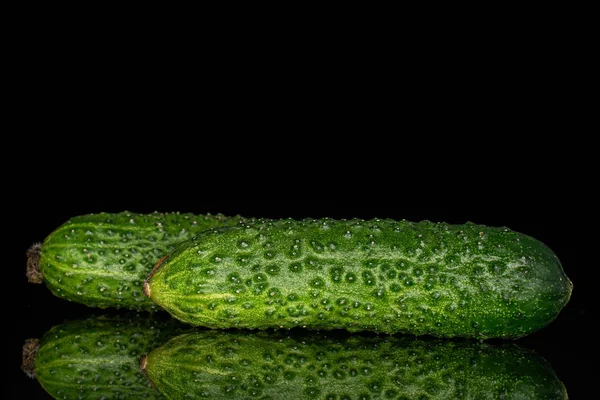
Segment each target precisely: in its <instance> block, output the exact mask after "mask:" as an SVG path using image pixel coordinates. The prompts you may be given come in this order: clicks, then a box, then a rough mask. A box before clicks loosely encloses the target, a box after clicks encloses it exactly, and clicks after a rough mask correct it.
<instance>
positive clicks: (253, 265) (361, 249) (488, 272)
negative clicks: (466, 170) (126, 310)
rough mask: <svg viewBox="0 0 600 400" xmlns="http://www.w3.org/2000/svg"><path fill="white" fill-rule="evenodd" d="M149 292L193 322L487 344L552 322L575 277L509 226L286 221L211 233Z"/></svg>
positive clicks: (185, 247) (163, 271)
mask: <svg viewBox="0 0 600 400" xmlns="http://www.w3.org/2000/svg"><path fill="white" fill-rule="evenodd" d="M145 288H146V289H147V290H145V292H146V294H147V295H150V297H151V298H152V300H153V301H154V302H156V303H157V304H159V305H160V306H161V307H163V308H164V309H166V310H167V311H168V312H169V313H171V314H172V315H173V316H174V317H176V318H177V319H180V320H181V321H184V322H187V323H190V324H192V325H196V326H206V327H210V328H249V329H254V328H258V329H266V328H278V327H284V328H293V327H296V326H301V327H307V328H313V329H347V330H349V331H361V330H372V331H379V332H386V333H397V332H402V333H407V334H415V335H424V334H428V335H433V336H438V337H456V336H459V337H472V338H480V339H486V338H495V337H500V338H519V337H522V336H525V335H527V334H529V333H531V332H534V331H536V330H538V329H541V328H543V327H545V326H546V325H548V324H549V323H550V322H551V321H553V320H554V319H555V318H556V316H557V315H558V313H559V312H560V310H561V309H562V308H563V307H564V306H565V305H566V304H567V302H568V300H569V298H570V295H571V290H572V284H571V282H570V281H569V279H568V278H567V276H566V275H565V273H564V271H563V269H562V266H561V264H560V262H559V260H558V258H557V257H556V255H555V254H554V253H553V252H552V250H550V249H549V248H548V247H547V246H545V245H544V244H543V243H541V242H540V241H538V240H536V239H534V238H532V237H530V236H527V235H524V234H521V233H518V232H515V231H512V230H510V229H508V228H497V227H487V226H483V225H476V224H473V223H466V224H462V225H451V224H446V223H433V222H429V221H422V222H418V223H415V222H409V221H404V220H402V221H395V220H389V219H388V220H380V219H373V220H369V221H363V220H359V219H353V220H332V219H305V220H301V221H296V220H291V219H288V220H276V221H269V220H255V221H251V222H248V223H246V224H240V225H238V226H236V227H227V228H219V229H211V230H208V231H206V232H204V233H203V234H200V235H198V236H197V237H195V238H194V239H192V240H189V241H187V242H184V243H183V244H182V245H181V246H179V247H178V249H177V250H176V251H174V252H173V253H172V254H171V255H170V256H169V257H168V258H167V259H166V261H164V262H163V263H162V265H160V267H159V268H157V269H156V270H155V271H153V274H152V275H151V276H150V278H149V279H148V280H147V282H146V283H145Z"/></svg>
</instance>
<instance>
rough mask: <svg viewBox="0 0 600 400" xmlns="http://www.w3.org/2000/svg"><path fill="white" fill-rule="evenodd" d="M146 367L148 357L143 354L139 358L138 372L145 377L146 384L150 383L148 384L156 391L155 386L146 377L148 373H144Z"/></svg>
mask: <svg viewBox="0 0 600 400" xmlns="http://www.w3.org/2000/svg"><path fill="white" fill-rule="evenodd" d="M147 365H148V355H147V354H144V355H143V356H142V357H141V358H140V370H141V371H142V374H144V376H145V377H146V379H148V382H150V384H151V385H152V387H153V388H154V389H156V385H155V384H154V382H152V379H150V377H149V376H148V373H147V372H146V366H147Z"/></svg>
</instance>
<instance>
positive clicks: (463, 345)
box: [140, 330, 567, 400]
mask: <svg viewBox="0 0 600 400" xmlns="http://www.w3.org/2000/svg"><path fill="white" fill-rule="evenodd" d="M289 335H290V332H285V333H282V332H268V331H261V332H256V333H254V334H248V333H247V332H243V331H237V332H236V331H234V330H232V331H229V332H227V331H218V330H208V331H199V332H193V333H184V334H182V335H179V336H177V337H175V338H173V339H171V340H170V341H168V342H167V343H166V344H165V345H163V346H160V347H159V348H157V349H155V350H154V351H152V352H151V353H150V354H148V355H147V356H146V357H145V358H144V359H143V361H142V362H141V363H140V364H141V365H142V366H143V368H144V372H145V374H146V376H147V377H148V378H149V379H150V380H151V382H152V383H153V384H154V385H155V387H156V388H157V389H158V390H159V391H161V392H162V393H163V394H164V395H165V397H166V398H168V399H172V400H179V399H195V398H211V399H240V400H245V399H262V400H267V399H269V400H276V399H284V400H287V399H336V400H341V399H353V400H357V399H405V400H406V399H429V400H434V399H501V398H506V399H555V400H558V399H566V398H567V393H566V389H565V387H564V386H563V384H562V382H561V381H560V380H559V378H558V377H557V376H556V374H555V372H554V371H553V369H552V367H551V365H550V364H549V363H547V362H546V361H545V360H544V359H543V358H542V357H540V356H539V355H538V354H536V353H534V352H533V351H530V350H527V349H524V348H522V347H520V346H518V345H516V344H515V343H507V342H504V343H500V344H494V345H492V344H489V342H481V343H480V342H478V341H469V340H462V341H457V340H447V339H430V340H422V339H414V338H410V337H406V336H404V337H402V336H400V337H386V338H384V337H378V336H374V337H368V336H364V335H354V336H349V337H348V336H346V337H340V336H339V335H332V336H331V337H328V335H327V334H325V333H323V332H321V333H317V332H309V333H304V334H297V333H296V334H295V336H289ZM503 396H504V397H503Z"/></svg>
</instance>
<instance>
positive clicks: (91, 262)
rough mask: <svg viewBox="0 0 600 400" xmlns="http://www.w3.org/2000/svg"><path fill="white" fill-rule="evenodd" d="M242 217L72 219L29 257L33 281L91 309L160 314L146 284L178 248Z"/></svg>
mask: <svg viewBox="0 0 600 400" xmlns="http://www.w3.org/2000/svg"><path fill="white" fill-rule="evenodd" d="M240 220H241V217H239V216H235V217H226V216H224V215H222V214H216V215H211V214H207V215H193V214H179V213H158V212H155V213H151V214H138V213H132V212H126V211H125V212H121V213H116V214H108V213H98V214H88V215H81V216H76V217H74V218H71V219H70V220H68V221H67V222H65V223H64V224H63V225H61V226H60V227H59V228H57V229H56V230H55V231H54V232H52V233H51V234H50V235H49V236H48V237H46V239H45V240H44V242H43V244H35V245H33V246H32V247H31V248H30V249H29V251H28V252H27V256H28V259H27V277H28V279H29V281H30V282H33V283H42V282H45V283H46V286H47V287H48V288H49V289H50V291H51V292H52V293H53V294H54V295H56V296H58V297H61V298H64V299H66V300H70V301H74V302H77V303H82V304H85V305H87V306H90V307H100V308H106V307H116V308H129V309H134V310H153V309H156V306H155V305H154V303H152V302H151V301H150V300H149V299H147V298H146V297H145V296H144V295H143V294H142V282H143V281H144V278H146V276H147V275H148V273H149V272H150V271H151V270H152V267H153V266H154V264H156V262H157V261H158V260H159V259H160V258H161V257H163V256H164V255H166V254H168V253H169V252H170V251H172V250H173V249H174V245H175V244H176V243H178V242H180V241H182V240H185V239H189V238H190V237H192V236H193V235H195V234H198V233H199V232H202V231H204V230H206V229H208V228H211V227H215V226H224V225H234V224H237V223H238V222H239V221H240Z"/></svg>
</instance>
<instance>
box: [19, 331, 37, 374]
mask: <svg viewBox="0 0 600 400" xmlns="http://www.w3.org/2000/svg"><path fill="white" fill-rule="evenodd" d="M39 348H40V340H39V339H27V340H25V344H24V345H23V361H22V364H21V369H22V370H23V372H25V373H26V374H27V376H28V377H30V378H34V377H35V356H36V354H37V352H38V349H39Z"/></svg>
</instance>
